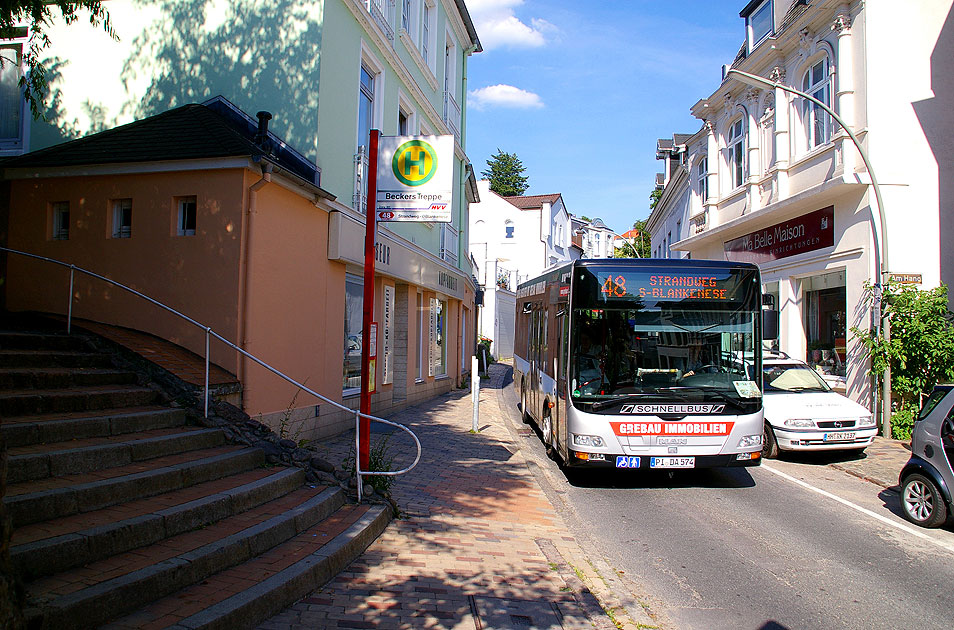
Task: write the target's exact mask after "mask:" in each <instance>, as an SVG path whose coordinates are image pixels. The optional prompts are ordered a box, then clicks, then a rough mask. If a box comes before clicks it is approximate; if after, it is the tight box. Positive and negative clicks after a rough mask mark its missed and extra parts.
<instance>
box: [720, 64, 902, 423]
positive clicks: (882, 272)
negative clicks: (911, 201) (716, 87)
mask: <svg viewBox="0 0 954 630" xmlns="http://www.w3.org/2000/svg"><path fill="white" fill-rule="evenodd" d="M725 76H726V78H729V77H734V78H735V79H736V80H737V81H740V82H742V83H745V84H746V85H751V86H753V87H757V88H766V87H770V88H778V89H780V90H782V91H785V92H788V93H790V94H794V95H796V96H799V97H801V98H804V99H807V100H809V101H811V102H812V103H814V104H816V105H818V106H819V107H821V108H822V109H823V110H825V112H826V113H827V114H828V115H829V116H831V117H832V120H834V121H835V122H836V123H838V124H839V125H840V126H841V128H842V129H844V130H845V133H846V134H848V137H849V138H851V141H852V142H853V143H854V144H855V148H856V149H858V154H859V155H860V156H861V160H862V161H863V162H864V163H865V168H866V169H868V175H869V176H870V177H871V187H872V188H874V194H875V203H876V204H877V206H878V224H876V225H872V230H871V231H872V234H873V236H874V241H875V268H876V270H875V273H876V279H875V284H874V296H873V297H874V300H873V304H872V319H873V320H874V322H873V323H874V329H875V337H877V336H879V335H881V336H883V337H884V341H885V342H887V341H888V339H889V338H890V335H891V325H890V322H887V321H886V322H885V323H884V327H883V328H882V324H881V301H882V293H883V289H884V281H885V278H886V275H887V273H888V230H887V225H886V223H885V215H884V202H883V201H882V199H881V187H880V186H879V185H878V178H877V177H875V172H874V169H873V168H872V167H871V162H870V161H869V160H868V154H867V152H865V150H864V147H862V146H861V142H860V141H859V140H858V137H857V136H855V134H854V133H852V131H851V129H849V128H848V125H847V124H845V121H843V120H842V119H841V117H840V116H838V114H836V113H835V112H834V110H832V108H831V107H829V106H828V105H826V104H825V103H823V102H822V101H820V100H818V99H817V98H815V97H814V96H812V95H811V94H806V93H805V92H801V91H799V90H796V89H795V88H793V87H789V86H787V85H783V84H781V83H778V82H777V81H771V80H769V79H766V78H764V77H760V76H758V75H755V74H750V73H748V72H743V71H742V70H736V69H735V68H729V70H728V71H727V72H726V75H725ZM879 228H880V234H879ZM879 245H880V247H879ZM890 401H891V366H890V365H889V366H888V367H887V368H886V369H885V375H884V383H883V392H882V399H881V427H882V433H883V434H884V435H885V437H890V436H891V425H890V422H891V420H890V416H891V402H890Z"/></svg>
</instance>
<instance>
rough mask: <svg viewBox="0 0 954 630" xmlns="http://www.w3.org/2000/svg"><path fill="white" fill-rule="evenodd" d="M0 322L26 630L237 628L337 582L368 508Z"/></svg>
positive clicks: (59, 344) (5, 429)
mask: <svg viewBox="0 0 954 630" xmlns="http://www.w3.org/2000/svg"><path fill="white" fill-rule="evenodd" d="M9 322H10V320H0V418H2V424H0V431H2V434H3V438H4V440H5V442H6V445H7V448H8V476H7V487H6V494H5V496H4V497H3V502H4V504H5V506H6V509H7V511H8V513H9V514H10V516H11V518H12V520H13V525H14V531H13V534H12V540H11V558H12V562H13V566H14V571H15V573H16V574H17V575H18V576H19V577H20V578H21V579H22V580H23V582H24V585H25V591H26V595H27V608H26V610H25V611H24V612H25V617H26V620H27V627H29V628H44V629H45V628H49V629H54V628H55V629H57V630H60V629H70V628H93V627H101V626H103V627H107V628H166V627H173V628H229V629H232V628H250V627H254V626H255V625H257V624H258V623H260V622H262V621H264V620H265V619H267V618H268V617H270V616H271V615H273V614H275V613H277V612H279V611H280V610H282V609H283V608H284V607H286V606H288V605H290V604H291V603H293V602H294V601H296V600H297V599H299V598H300V597H302V596H303V595H305V594H306V593H308V592H310V591H311V590H314V589H315V588H317V587H319V586H320V585H322V584H323V583H325V582H326V581H327V580H329V579H330V578H332V577H333V576H334V575H336V574H337V573H338V572H339V571H341V570H342V569H343V568H344V567H345V566H347V564H348V563H350V562H351V560H353V559H354V558H355V557H356V556H357V555H358V554H360V553H361V552H362V551H363V550H364V549H365V548H366V547H367V545H369V544H370V543H371V541H373V540H374V538H376V537H377V535H378V534H380V532H381V531H383V529H384V527H385V526H386V525H387V522H388V520H389V513H388V511H387V510H386V509H385V508H384V507H382V506H369V505H354V504H349V503H347V502H346V497H345V495H344V493H343V491H342V490H341V488H339V487H337V486H323V485H318V484H306V483H305V475H304V472H303V471H302V470H300V469H298V468H290V467H281V466H272V467H266V466H265V456H264V454H263V452H262V451H261V450H260V449H258V448H254V447H247V446H242V445H233V444H229V443H227V442H226V439H225V436H224V434H223V432H222V431H221V430H220V429H207V428H200V427H196V426H190V425H189V424H188V422H187V413H186V411H185V410H183V409H181V408H177V407H176V406H175V405H174V404H173V403H170V402H168V401H169V397H168V396H165V395H164V394H163V392H162V391H161V390H159V389H158V388H157V387H156V386H155V385H153V384H151V383H149V382H147V381H146V379H145V378H144V377H143V376H142V375H140V374H137V373H134V372H130V371H125V370H122V369H116V368H114V367H113V362H112V360H111V357H110V355H109V354H108V353H103V352H102V351H95V350H94V348H95V347H97V345H94V344H91V343H89V339H88V338H87V337H84V336H83V335H76V334H74V335H71V336H67V335H65V334H64V333H58V332H53V331H51V330H48V329H47V330H43V329H42V327H34V328H40V329H36V330H24V329H23V326H22V324H18V325H15V326H14V325H11V324H10V323H9Z"/></svg>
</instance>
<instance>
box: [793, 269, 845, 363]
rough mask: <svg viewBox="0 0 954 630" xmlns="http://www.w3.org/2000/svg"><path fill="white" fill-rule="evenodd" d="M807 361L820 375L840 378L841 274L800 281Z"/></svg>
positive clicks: (842, 331) (842, 351) (842, 343)
mask: <svg viewBox="0 0 954 630" xmlns="http://www.w3.org/2000/svg"><path fill="white" fill-rule="evenodd" d="M802 291H803V296H804V302H803V304H804V307H803V309H802V313H803V314H804V324H805V338H806V341H807V342H808V346H807V348H808V349H807V356H806V357H805V361H807V362H808V363H809V364H810V365H811V366H812V367H814V368H815V370H816V371H817V372H818V373H819V374H821V375H822V376H832V377H844V376H845V358H846V344H847V337H848V308H847V295H846V291H845V272H844V271H836V272H833V273H826V274H822V275H819V276H813V277H811V278H806V279H804V280H803V281H802Z"/></svg>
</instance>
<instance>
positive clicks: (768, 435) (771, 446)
mask: <svg viewBox="0 0 954 630" xmlns="http://www.w3.org/2000/svg"><path fill="white" fill-rule="evenodd" d="M762 457H763V458H765V459H775V458H776V457H778V440H776V439H775V431H773V430H772V425H770V424H769V423H768V422H766V423H765V434H764V436H763V437H762Z"/></svg>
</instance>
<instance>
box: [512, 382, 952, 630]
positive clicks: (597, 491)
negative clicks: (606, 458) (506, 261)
mask: <svg viewBox="0 0 954 630" xmlns="http://www.w3.org/2000/svg"><path fill="white" fill-rule="evenodd" d="M501 395H502V396H503V402H504V404H505V405H506V407H507V408H508V409H510V410H511V411H512V413H511V414H510V418H511V421H512V426H513V427H517V426H520V418H519V410H518V407H517V402H518V400H517V395H516V393H515V392H514V391H513V388H512V386H511V387H509V388H508V389H506V390H504V391H502V392H501ZM524 433H525V432H524ZM522 444H523V449H524V454H525V455H526V456H527V457H528V458H529V459H530V461H531V462H532V464H531V465H532V467H533V468H534V469H535V471H536V473H537V476H538V479H539V480H540V482H541V485H542V486H543V487H544V490H545V491H546V492H547V494H548V495H549V496H550V499H551V501H553V502H554V504H555V505H557V506H558V507H559V509H561V511H562V513H563V516H564V518H565V519H566V521H567V522H568V523H569V524H570V527H571V528H572V529H573V530H574V531H573V533H574V535H575V536H577V537H578V538H579V539H580V540H583V541H587V542H586V544H587V545H589V546H591V548H592V549H593V551H594V553H596V554H600V555H601V556H602V557H603V558H604V559H605V560H606V561H607V562H608V563H609V564H610V566H612V567H613V568H615V569H616V570H618V571H619V572H621V575H622V576H623V577H624V578H625V582H627V583H629V584H630V585H631V587H632V588H633V589H635V590H636V591H638V593H637V595H638V596H639V598H640V599H641V600H642V601H644V602H646V603H648V605H649V607H650V608H651V610H652V612H653V613H654V614H655V615H656V616H657V618H658V619H659V621H660V625H661V627H664V628H679V629H681V630H721V629H726V630H728V629H732V630H749V629H751V630H756V629H759V630H763V629H764V630H783V629H787V630H802V629H805V630H814V629H820V628H824V629H826V630H832V629H840V628H852V629H853V628H859V629H860V628H864V629H865V630H869V629H871V628H917V629H918V630H928V629H934V628H938V629H941V628H943V629H944V630H949V629H950V628H952V627H954V530H952V529H950V528H948V529H942V530H925V529H922V528H918V527H915V526H913V525H910V524H908V523H907V522H906V521H904V519H903V518H901V516H900V507H899V505H898V495H897V493H896V492H893V491H891V490H885V489H883V488H881V487H880V486H877V485H875V484H872V483H870V482H867V481H863V480H860V479H857V478H855V477H852V476H851V475H848V474H847V473H844V472H841V471H839V470H836V469H834V468H832V467H830V466H827V465H826V461H830V459H828V460H825V459H824V458H823V459H822V460H821V461H819V459H818V458H812V457H799V458H788V459H786V460H784V461H779V460H772V461H768V462H767V463H765V464H763V466H761V467H758V468H747V469H722V470H696V471H678V472H677V473H676V474H675V475H674V476H673V477H672V478H670V477H669V476H668V474H665V473H663V474H659V475H657V476H652V477H647V476H644V475H633V474H629V475H617V474H615V473H616V471H606V472H599V473H595V474H585V475H571V477H570V480H569V481H568V479H567V477H566V475H565V474H564V473H563V471H561V470H560V469H559V468H558V467H557V465H556V464H555V463H554V462H551V461H549V460H547V459H546V456H545V454H544V451H543V448H542V445H541V444H540V441H539V439H538V437H537V436H536V435H533V434H531V435H529V436H525V438H524V439H523V440H522Z"/></svg>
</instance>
